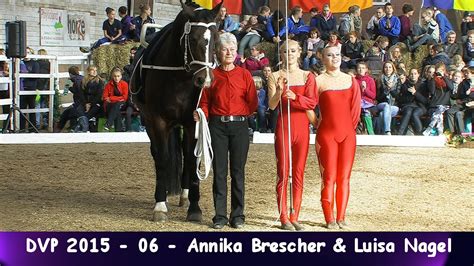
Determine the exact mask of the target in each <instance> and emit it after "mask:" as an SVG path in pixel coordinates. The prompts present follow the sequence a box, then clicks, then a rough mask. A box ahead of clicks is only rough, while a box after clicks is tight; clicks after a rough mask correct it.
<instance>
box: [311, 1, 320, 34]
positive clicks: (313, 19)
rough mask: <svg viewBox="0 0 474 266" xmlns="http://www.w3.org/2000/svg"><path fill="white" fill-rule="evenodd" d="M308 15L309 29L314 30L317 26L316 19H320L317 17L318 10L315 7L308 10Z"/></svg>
mask: <svg viewBox="0 0 474 266" xmlns="http://www.w3.org/2000/svg"><path fill="white" fill-rule="evenodd" d="M309 15H310V16H311V17H310V19H309V23H308V25H309V27H310V28H311V29H312V28H316V25H317V24H318V19H320V18H321V17H320V16H319V8H318V7H317V6H315V7H312V8H311V9H310V10H309Z"/></svg>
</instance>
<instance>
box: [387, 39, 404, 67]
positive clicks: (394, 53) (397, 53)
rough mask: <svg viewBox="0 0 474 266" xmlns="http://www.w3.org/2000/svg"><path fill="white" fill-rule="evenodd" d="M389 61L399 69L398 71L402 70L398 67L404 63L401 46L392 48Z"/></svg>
mask: <svg viewBox="0 0 474 266" xmlns="http://www.w3.org/2000/svg"><path fill="white" fill-rule="evenodd" d="M389 60H390V61H392V62H393V63H394V64H395V66H396V67H397V70H399V69H400V67H399V66H398V65H399V64H400V63H403V55H402V51H401V49H400V46H398V45H394V46H392V47H391V48H390V51H389Z"/></svg>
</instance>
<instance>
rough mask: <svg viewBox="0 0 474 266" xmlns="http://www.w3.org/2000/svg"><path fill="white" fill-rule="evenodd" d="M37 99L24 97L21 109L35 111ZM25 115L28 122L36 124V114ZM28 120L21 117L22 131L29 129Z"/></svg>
mask: <svg viewBox="0 0 474 266" xmlns="http://www.w3.org/2000/svg"><path fill="white" fill-rule="evenodd" d="M35 98H36V95H23V96H21V98H20V109H35V104H36V102H35ZM23 114H25V115H27V116H28V120H30V122H31V123H33V124H34V123H35V121H36V114H35V113H30V114H26V113H23ZM26 124H27V123H26V120H25V118H23V116H20V128H21V129H26V128H27V127H29V125H26Z"/></svg>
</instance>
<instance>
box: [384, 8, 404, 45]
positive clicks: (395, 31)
mask: <svg viewBox="0 0 474 266" xmlns="http://www.w3.org/2000/svg"><path fill="white" fill-rule="evenodd" d="M384 8H385V17H383V18H381V19H380V21H379V32H380V35H382V36H386V37H387V38H388V39H389V40H390V45H394V44H396V43H397V42H398V38H399V36H400V27H401V23H400V19H399V18H398V17H396V16H394V15H393V6H392V4H390V3H386V4H385V6H384Z"/></svg>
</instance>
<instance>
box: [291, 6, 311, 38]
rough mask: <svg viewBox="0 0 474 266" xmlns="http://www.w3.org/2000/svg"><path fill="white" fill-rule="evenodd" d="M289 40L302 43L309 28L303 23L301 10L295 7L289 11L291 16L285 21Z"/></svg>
mask: <svg viewBox="0 0 474 266" xmlns="http://www.w3.org/2000/svg"><path fill="white" fill-rule="evenodd" d="M287 20H288V22H287V25H288V34H289V37H290V39H293V40H296V41H298V42H299V43H301V44H302V43H303V42H304V41H305V40H306V39H307V38H308V32H309V26H308V25H306V24H305V23H304V21H303V9H302V8H301V7H300V6H295V7H293V8H292V9H291V16H290V17H289V18H288V19H287Z"/></svg>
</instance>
